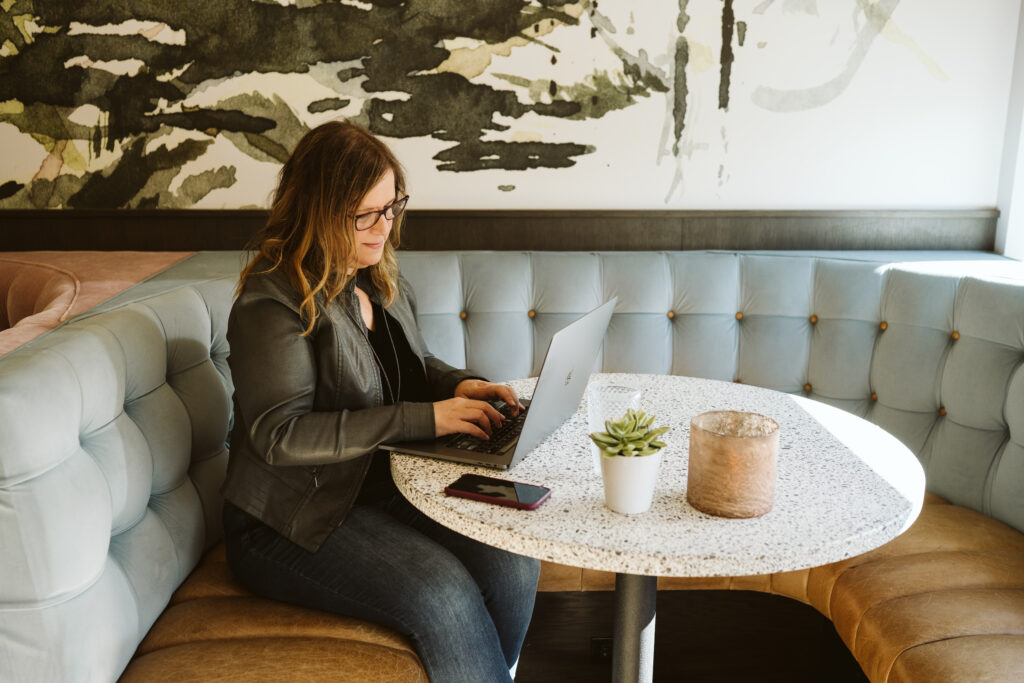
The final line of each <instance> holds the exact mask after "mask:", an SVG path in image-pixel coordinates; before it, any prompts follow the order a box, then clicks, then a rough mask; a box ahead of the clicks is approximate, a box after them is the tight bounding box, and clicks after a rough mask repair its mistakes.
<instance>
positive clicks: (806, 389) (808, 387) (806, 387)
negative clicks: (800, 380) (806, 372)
mask: <svg viewBox="0 0 1024 683" xmlns="http://www.w3.org/2000/svg"><path fill="white" fill-rule="evenodd" d="M804 391H806V392H808V393H810V391H811V385H810V383H808V384H805V385H804Z"/></svg>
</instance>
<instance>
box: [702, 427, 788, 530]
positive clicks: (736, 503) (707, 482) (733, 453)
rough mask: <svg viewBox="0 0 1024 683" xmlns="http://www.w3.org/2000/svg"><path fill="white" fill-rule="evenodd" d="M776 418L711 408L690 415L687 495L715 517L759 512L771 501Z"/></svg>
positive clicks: (745, 515) (773, 499) (775, 445)
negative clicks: (693, 415)
mask: <svg viewBox="0 0 1024 683" xmlns="http://www.w3.org/2000/svg"><path fill="white" fill-rule="evenodd" d="M778 454H779V423H778V422H776V421H775V420H773V419H771V418H770V417H765V416H764V415H759V414H757V413H745V412H739V411H733V410H713V411H711V412H707V413H701V414H700V415H697V416H696V417H694V418H693V419H692V420H691V421H690V461H689V467H688V469H687V475H686V500H687V501H689V503H690V505H692V506H693V507H695V508H697V509H698V510H700V511H702V512H706V513H708V514H711V515H717V516H719V517H737V518H741V517H760V516H761V515H763V514H765V513H766V512H768V511H769V510H771V509H772V505H773V504H774V502H775V474H776V463H777V461H778Z"/></svg>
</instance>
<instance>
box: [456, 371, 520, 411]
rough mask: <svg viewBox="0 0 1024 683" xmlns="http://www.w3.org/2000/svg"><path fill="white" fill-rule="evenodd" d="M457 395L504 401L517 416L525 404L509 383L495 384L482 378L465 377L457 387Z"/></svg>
mask: <svg viewBox="0 0 1024 683" xmlns="http://www.w3.org/2000/svg"><path fill="white" fill-rule="evenodd" d="M455 396H456V397H460V396H461V397H464V398H475V399H478V400H481V401H495V400H498V401H504V402H505V403H506V404H508V408H509V412H510V413H511V414H512V415H513V416H516V415H518V414H519V411H520V410H523V409H524V408H523V404H522V403H520V402H519V399H518V398H517V397H516V392H515V390H513V389H512V387H510V386H508V385H507V384H494V383H493V382H485V381H483V380H480V379H464V380H462V381H461V382H459V384H458V386H456V387H455Z"/></svg>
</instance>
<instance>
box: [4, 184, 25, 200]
mask: <svg viewBox="0 0 1024 683" xmlns="http://www.w3.org/2000/svg"><path fill="white" fill-rule="evenodd" d="M23 187H25V186H24V185H22V184H21V183H16V182H14V181H13V180H8V181H7V182H6V183H4V184H3V185H0V199H6V198H7V197H10V196H12V195H13V194H14V193H15V192H17V191H18V190H20V189H21V188H23Z"/></svg>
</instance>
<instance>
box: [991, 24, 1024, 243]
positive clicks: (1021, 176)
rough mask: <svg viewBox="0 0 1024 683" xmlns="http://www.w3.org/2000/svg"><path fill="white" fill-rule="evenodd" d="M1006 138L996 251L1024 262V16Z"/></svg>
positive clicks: (1018, 33) (1000, 186)
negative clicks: (1023, 139)
mask: <svg viewBox="0 0 1024 683" xmlns="http://www.w3.org/2000/svg"><path fill="white" fill-rule="evenodd" d="M1007 110H1008V111H1007V117H1006V137H1005V141H1004V146H1003V162H1002V170H1001V172H1000V176H999V203H998V206H999V211H1000V215H999V222H998V225H997V228H996V251H997V252H999V253H1001V254H1005V255H1006V256H1012V257H1013V258H1016V259H1024V154H1021V151H1022V145H1021V136H1022V135H1024V125H1022V124H1024V12H1022V13H1021V15H1020V17H1019V18H1018V26H1017V53H1016V56H1015V57H1014V65H1013V87H1012V90H1011V93H1010V103H1009V106H1008V108H1007Z"/></svg>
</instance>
